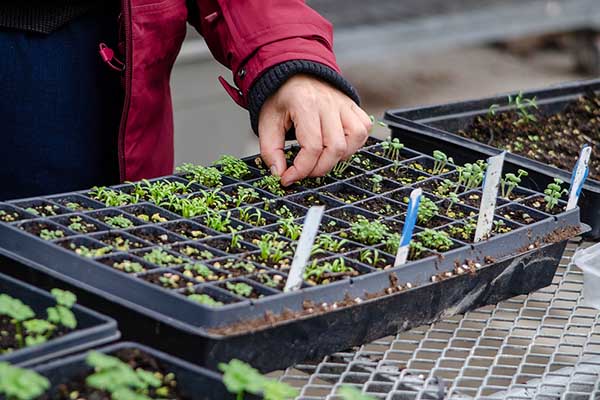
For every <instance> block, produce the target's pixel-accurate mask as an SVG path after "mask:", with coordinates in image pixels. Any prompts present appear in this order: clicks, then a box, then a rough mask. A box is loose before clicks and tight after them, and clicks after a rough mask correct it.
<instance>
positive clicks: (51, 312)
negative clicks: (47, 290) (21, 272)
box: [46, 289, 77, 329]
mask: <svg viewBox="0 0 600 400" xmlns="http://www.w3.org/2000/svg"><path fill="white" fill-rule="evenodd" d="M51 293H52V296H53V297H54V299H55V300H56V305H55V306H54V307H50V308H47V309H46V312H47V313H48V321H50V322H52V323H53V324H56V325H62V326H64V327H66V328H69V329H75V328H76V327H77V319H76V318H75V314H73V311H71V309H72V308H73V306H74V305H75V302H76V301H77V297H76V296H75V295H74V294H73V293H71V292H69V291H68V290H61V289H52V291H51Z"/></svg>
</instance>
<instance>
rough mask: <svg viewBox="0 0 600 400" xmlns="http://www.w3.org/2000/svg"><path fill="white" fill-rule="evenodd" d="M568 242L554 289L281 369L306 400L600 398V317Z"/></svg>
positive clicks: (284, 378) (586, 244) (554, 282)
mask: <svg viewBox="0 0 600 400" xmlns="http://www.w3.org/2000/svg"><path fill="white" fill-rule="evenodd" d="M591 244H592V243H588V242H581V243H577V242H575V241H571V242H569V244H568V246H567V249H566V251H565V253H564V255H563V258H562V260H561V264H560V266H559V268H558V270H557V272H556V275H555V278H554V280H553V283H552V285H550V286H548V287H546V288H544V289H541V290H539V291H537V292H533V293H531V294H529V295H522V296H517V297H514V298H511V299H509V300H506V301H503V302H500V303H499V304H497V305H493V306H487V307H482V308H479V309H477V310H474V311H471V312H468V313H467V314H464V315H457V316H455V317H451V318H448V319H444V320H441V321H439V322H437V323H434V324H432V325H429V326H421V327H419V328H415V329H412V330H410V331H407V332H403V333H399V334H398V335H396V336H388V337H385V338H382V339H380V340H377V341H374V342H372V343H370V344H366V345H363V346H360V347H355V348H353V349H350V350H348V351H347V352H340V353H335V354H333V355H330V356H327V357H325V358H323V359H322V360H320V361H318V362H306V363H304V364H298V365H296V366H295V367H291V368H288V369H287V370H285V371H283V372H280V374H281V376H280V379H281V380H282V381H284V382H287V383H289V384H292V385H294V386H296V387H299V388H300V390H301V394H300V396H299V397H298V399H302V400H309V399H327V400H334V399H335V400H337V399H340V397H338V396H336V394H335V393H336V391H337V389H338V388H339V387H340V386H342V385H355V386H356V387H357V388H358V389H361V390H362V391H363V393H366V394H369V395H371V396H373V397H374V398H376V399H386V400H404V399H415V400H416V399H475V398H476V399H515V400H516V399H540V400H541V399H544V400H550V399H569V400H579V399H597V398H599V396H600V377H599V374H600V313H599V312H598V311H596V310H594V309H593V308H591V307H588V306H585V305H583V301H582V300H583V299H582V290H583V284H582V282H583V275H582V273H581V271H580V270H579V269H578V268H577V267H575V266H574V265H570V261H571V257H572V256H573V253H574V252H575V250H576V249H577V248H578V246H580V247H587V246H590V245H591Z"/></svg>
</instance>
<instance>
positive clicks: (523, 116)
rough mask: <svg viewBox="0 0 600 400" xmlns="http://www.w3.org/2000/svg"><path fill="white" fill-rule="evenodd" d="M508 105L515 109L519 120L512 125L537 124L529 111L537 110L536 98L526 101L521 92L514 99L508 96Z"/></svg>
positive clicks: (535, 118)
mask: <svg viewBox="0 0 600 400" xmlns="http://www.w3.org/2000/svg"><path fill="white" fill-rule="evenodd" d="M508 104H509V105H511V106H515V107H516V108H517V114H518V115H519V119H518V120H517V121H516V122H515V123H514V125H516V126H519V125H526V124H528V123H530V122H537V117H536V116H535V115H534V114H533V113H530V112H529V110H530V109H532V108H533V109H536V110H537V109H538V105H537V102H536V98H535V97H534V98H532V99H527V98H525V97H524V95H523V92H519V94H518V95H517V96H516V97H512V96H508Z"/></svg>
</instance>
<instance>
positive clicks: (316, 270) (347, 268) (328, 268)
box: [304, 257, 361, 285]
mask: <svg viewBox="0 0 600 400" xmlns="http://www.w3.org/2000/svg"><path fill="white" fill-rule="evenodd" d="M360 274H361V271H360V270H359V269H358V268H357V266H356V264H354V263H353V262H352V261H350V260H348V259H347V258H344V257H336V258H329V259H325V260H314V261H313V262H312V263H310V264H309V265H307V266H306V269H305V271H304V281H305V282H306V283H308V284H309V285H326V284H328V283H331V282H335V281H339V280H342V279H348V278H352V277H355V276H359V275H360Z"/></svg>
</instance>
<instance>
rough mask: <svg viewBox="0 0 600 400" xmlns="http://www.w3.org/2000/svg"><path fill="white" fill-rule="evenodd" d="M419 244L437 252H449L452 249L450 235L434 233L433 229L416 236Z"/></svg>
mask: <svg viewBox="0 0 600 400" xmlns="http://www.w3.org/2000/svg"><path fill="white" fill-rule="evenodd" d="M415 236H416V237H417V239H418V241H419V242H421V243H422V244H423V245H424V246H425V247H427V248H430V249H433V250H437V251H441V252H444V251H448V250H450V249H451V248H452V245H453V243H452V240H451V239H450V238H449V237H448V234H447V233H446V232H443V231H434V230H433V229H425V230H423V231H422V232H419V233H417V234H416V235H415Z"/></svg>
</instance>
